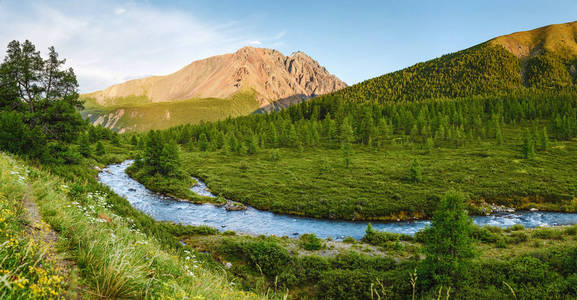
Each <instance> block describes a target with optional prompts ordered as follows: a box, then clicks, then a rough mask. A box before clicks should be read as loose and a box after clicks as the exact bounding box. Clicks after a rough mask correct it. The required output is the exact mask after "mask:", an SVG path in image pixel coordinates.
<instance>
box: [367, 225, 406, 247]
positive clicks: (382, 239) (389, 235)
mask: <svg viewBox="0 0 577 300" xmlns="http://www.w3.org/2000/svg"><path fill="white" fill-rule="evenodd" d="M412 240H413V237H412V236H410V235H408V234H403V233H394V232H386V231H375V230H374V229H373V225H371V223H369V224H368V225H367V230H366V231H365V235H364V236H363V238H362V239H361V241H362V242H363V243H367V244H371V245H375V246H385V244H386V243H387V242H395V241H412Z"/></svg>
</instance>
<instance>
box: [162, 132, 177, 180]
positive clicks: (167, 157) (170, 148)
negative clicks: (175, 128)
mask: <svg viewBox="0 0 577 300" xmlns="http://www.w3.org/2000/svg"><path fill="white" fill-rule="evenodd" d="M159 158H160V159H159V162H160V165H159V168H158V170H159V173H161V174H163V175H166V176H173V177H178V176H179V175H180V174H179V168H180V155H179V150H178V145H177V144H176V141H175V140H171V141H170V142H169V143H167V144H165V145H164V146H163V147H162V151H161V152H160V157H159Z"/></svg>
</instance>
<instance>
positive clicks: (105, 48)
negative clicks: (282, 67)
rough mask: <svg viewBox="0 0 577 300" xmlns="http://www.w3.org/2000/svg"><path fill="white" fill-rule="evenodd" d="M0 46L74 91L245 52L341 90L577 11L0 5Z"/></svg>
mask: <svg viewBox="0 0 577 300" xmlns="http://www.w3.org/2000/svg"><path fill="white" fill-rule="evenodd" d="M0 20H3V21H2V23H3V26H0V45H2V47H4V46H5V45H6V44H7V43H8V41H10V40H12V39H19V40H23V39H31V40H32V41H33V42H35V43H36V44H37V45H38V48H39V49H40V50H45V49H46V48H47V47H48V46H50V45H54V46H55V47H56V49H57V51H58V52H59V53H60V54H61V55H62V56H63V57H66V58H68V65H69V66H71V67H73V68H74V69H75V70H76V72H77V75H78V77H79V81H80V84H81V91H83V92H88V91H93V90H97V89H102V88H105V87H106V86H108V85H110V84H113V83H119V82H122V81H125V80H128V79H132V78H138V77H142V76H147V75H152V74H168V73H171V72H174V71H176V70H178V69H179V68H181V67H183V66H185V65H186V64H188V63H190V62H191V61H193V60H196V59H200V58H204V57H208V56H212V55H216V54H223V53H228V52H233V51H234V50H235V49H238V48H240V47H242V46H245V45H252V46H256V47H266V48H275V49H278V50H280V51H281V52H283V53H285V54H287V55H288V54H290V53H291V52H294V51H297V50H300V51H304V52H305V53H307V54H309V55H310V56H311V57H313V58H314V59H316V60H317V61H319V63H320V64H321V65H324V66H325V67H326V68H327V69H328V70H329V71H330V72H331V73H333V74H335V75H337V76H338V77H340V78H341V79H343V80H344V81H346V82H347V83H348V84H354V83H357V82H360V81H362V80H365V79H369V78H371V77H374V76H378V75H381V74H384V73H388V72H392V71H395V70H398V69H401V68H404V67H407V66H410V65H412V64H415V63H417V62H420V61H425V60H428V59H431V58H435V57H438V56H440V55H443V54H446V53H449V52H454V51H458V50H461V49H464V48H467V47H470V46H473V45H475V44H478V43H481V42H483V41H486V40H488V39H490V38H492V37H495V36H498V35H502V34H508V33H512V32H515V31H521V30H528V29H532V28H536V27H540V26H544V25H548V24H552V23H564V22H570V21H575V20H577V1H574V0H573V1H568V0H566V1H564V0H560V1H543V0H540V1H532V0H529V1H386V0H383V1H360V0H359V1H271V0H269V1H216V0H212V1H209V0H198V1H180V0H175V1H157V0H150V1H114V0H100V1H28V0H18V1H13V0H0Z"/></svg>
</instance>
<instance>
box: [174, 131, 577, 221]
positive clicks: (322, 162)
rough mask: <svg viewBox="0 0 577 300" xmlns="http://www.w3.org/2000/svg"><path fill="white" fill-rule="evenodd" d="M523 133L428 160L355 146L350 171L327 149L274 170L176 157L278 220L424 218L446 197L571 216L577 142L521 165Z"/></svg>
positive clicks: (576, 207) (207, 157) (407, 150)
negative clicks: (451, 192) (414, 171)
mask: <svg viewBox="0 0 577 300" xmlns="http://www.w3.org/2000/svg"><path fill="white" fill-rule="evenodd" d="M521 131H522V130H520V129H519V130H516V131H515V130H513V129H508V131H506V136H517V137H518V138H517V139H511V140H508V141H507V142H506V144H505V145H502V146H498V145H496V144H495V142H493V141H490V140H484V141H480V142H479V141H475V142H473V143H470V144H467V145H466V146H464V147H460V148H455V147H450V146H448V145H445V146H443V147H440V148H435V149H432V151H430V152H429V151H426V150H423V149H421V148H420V147H421V146H415V147H414V148H412V147H411V146H402V145H388V146H387V147H385V148H384V149H378V150H377V149H374V148H368V147H362V146H358V147H356V148H355V149H354V155H353V157H352V164H351V166H350V167H349V168H346V167H345V166H344V164H343V163H342V156H341V151H340V150H338V149H326V148H317V149H310V148H305V149H304V151H303V152H298V151H295V150H294V149H279V154H280V155H279V156H280V159H279V160H278V161H273V160H271V159H270V158H271V150H261V151H260V152H259V153H257V154H256V155H235V154H222V153H219V152H192V153H184V154H183V155H182V156H183V161H184V163H183V166H184V167H185V168H186V169H187V171H188V172H189V173H190V174H192V175H194V176H198V177H200V178H202V179H203V180H205V182H206V183H207V185H208V186H209V187H210V188H211V190H212V191H213V192H214V193H215V194H220V195H222V196H224V197H226V198H228V199H233V200H236V201H239V202H243V203H246V204H250V205H252V206H255V207H257V208H259V209H265V210H271V211H274V212H279V213H289V214H295V215H306V216H311V217H319V218H331V219H335V218H337V219H356V220H359V219H369V220H396V219H409V218H412V217H427V216H430V213H431V212H432V209H433V208H434V207H435V205H436V203H437V201H438V195H441V194H442V193H443V192H444V191H446V190H448V189H451V188H454V189H458V190H461V191H464V192H466V193H468V194H469V195H470V198H471V199H473V202H475V203H474V204H475V205H472V206H471V210H474V211H477V212H480V211H479V207H481V206H486V202H488V203H496V204H504V205H508V206H513V207H516V208H519V209H529V208H532V207H535V208H539V209H543V210H555V211H570V212H574V211H577V197H576V196H577V177H575V170H576V169H577V160H576V159H575V153H577V141H575V140H573V141H566V142H558V143H556V144H554V145H553V146H552V147H551V148H550V149H549V150H547V151H542V152H538V153H537V156H536V158H534V159H531V160H528V159H522V158H521V157H520V146H519V145H520V144H521V143H522V142H521V140H520V137H519V136H520V134H519V132H521ZM272 151H274V150H272ZM415 160H417V161H418V162H419V164H420V166H421V168H422V173H423V179H422V181H421V182H418V183H415V182H412V181H411V180H410V178H409V169H410V166H411V164H412V163H413V161H415Z"/></svg>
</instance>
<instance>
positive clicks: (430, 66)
mask: <svg viewBox="0 0 577 300" xmlns="http://www.w3.org/2000/svg"><path fill="white" fill-rule="evenodd" d="M576 40H577V22H572V23H565V24H555V25H549V26H545V27H541V28H537V29H534V30H531V31H523V32H517V33H513V34H509V35H504V36H500V37H497V38H494V39H491V40H489V41H487V42H484V43H482V44H479V45H476V46H473V47H471V48H468V49H465V50H462V51H459V52H456V53H452V54H448V55H444V56H442V57H439V58H436V59H433V60H429V61H426V62H423V63H418V64H416V65H414V66H411V67H408V68H406V69H402V70H400V71H396V72H393V73H389V74H385V75H382V76H380V77H376V78H373V79H369V80H367V81H364V82H361V83H359V84H356V85H353V86H351V87H348V88H345V89H342V90H340V91H338V92H336V93H335V94H337V95H341V96H343V97H344V98H346V99H347V100H349V101H355V102H387V101H401V102H402V101H415V100H422V99H427V98H442V97H465V96H471V95H480V94H495V93H500V92H505V91H512V90H518V89H524V88H536V89H550V88H555V89H558V88H568V87H573V86H575V83H576V77H577V71H576V68H577V43H576Z"/></svg>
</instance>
